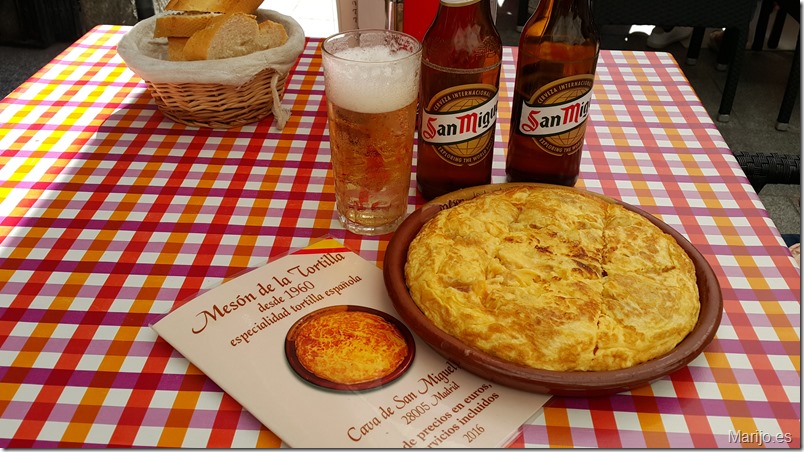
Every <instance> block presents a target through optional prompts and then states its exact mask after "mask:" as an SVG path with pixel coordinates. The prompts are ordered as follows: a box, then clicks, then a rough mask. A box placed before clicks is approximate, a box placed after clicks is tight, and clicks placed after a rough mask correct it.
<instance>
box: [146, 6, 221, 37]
mask: <svg viewBox="0 0 804 452" xmlns="http://www.w3.org/2000/svg"><path fill="white" fill-rule="evenodd" d="M220 15H221V14H220V13H206V12H197V11H196V12H187V13H179V14H161V15H159V16H157V17H156V24H155V26H154V37H155V38H164V37H179V38H189V37H190V36H192V35H193V33H195V32H197V31H198V30H202V29H204V28H205V27H206V26H207V25H209V21H211V20H212V19H213V18H214V17H216V16H220Z"/></svg>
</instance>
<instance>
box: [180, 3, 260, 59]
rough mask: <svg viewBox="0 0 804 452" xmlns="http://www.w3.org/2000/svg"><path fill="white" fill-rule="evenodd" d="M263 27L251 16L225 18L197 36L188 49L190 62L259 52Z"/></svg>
mask: <svg viewBox="0 0 804 452" xmlns="http://www.w3.org/2000/svg"><path fill="white" fill-rule="evenodd" d="M259 35H260V27H259V25H258V24H257V18H256V17H255V16H252V15H250V14H243V13H233V14H222V15H220V16H218V17H215V18H213V19H212V20H211V21H210V22H209V25H207V26H206V28H204V29H203V30H199V31H197V32H195V34H193V35H192V36H190V39H188V40H187V44H186V45H185V46H184V58H185V59H186V60H190V61H193V60H218V59H221V58H232V57H237V56H242V55H247V54H249V53H251V52H254V51H256V50H259V47H260V45H259V43H258V37H259Z"/></svg>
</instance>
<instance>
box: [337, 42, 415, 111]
mask: <svg viewBox="0 0 804 452" xmlns="http://www.w3.org/2000/svg"><path fill="white" fill-rule="evenodd" d="M410 55H411V52H409V51H404V50H398V51H395V52H391V50H390V49H388V48H386V47H383V46H375V47H354V48H349V49H346V50H342V51H340V52H338V53H337V54H335V58H325V59H324V80H325V83H326V92H327V97H328V98H329V100H330V101H331V102H333V103H335V104H336V105H338V106H340V107H343V108H346V109H348V110H352V111H357V112H361V113H383V112H387V111H393V110H397V109H400V108H402V107H405V106H406V105H408V104H410V103H411V102H413V101H414V100H416V98H417V97H418V95H419V72H420V71H421V67H420V66H421V61H420V59H419V58H410Z"/></svg>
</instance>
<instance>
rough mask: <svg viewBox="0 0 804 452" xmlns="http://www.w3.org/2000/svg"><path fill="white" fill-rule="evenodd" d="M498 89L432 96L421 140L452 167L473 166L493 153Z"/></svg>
mask: <svg viewBox="0 0 804 452" xmlns="http://www.w3.org/2000/svg"><path fill="white" fill-rule="evenodd" d="M497 97H498V94H497V89H496V88H495V87H494V86H492V85H484V84H473V85H461V86H456V87H452V88H449V89H446V90H444V91H441V92H440V93H438V94H436V95H435V96H433V98H432V99H431V100H430V103H429V105H428V106H427V108H425V109H424V111H423V112H422V126H421V133H420V135H419V137H420V139H422V140H424V141H425V142H426V143H428V144H430V145H433V147H434V148H435V150H436V152H437V153H438V155H439V156H440V157H441V158H442V159H444V160H445V161H447V162H449V163H452V164H453V165H474V164H476V163H479V162H481V161H482V160H483V159H484V158H486V156H488V155H489V154H490V153H491V152H492V150H493V149H494V130H495V126H496V124H497Z"/></svg>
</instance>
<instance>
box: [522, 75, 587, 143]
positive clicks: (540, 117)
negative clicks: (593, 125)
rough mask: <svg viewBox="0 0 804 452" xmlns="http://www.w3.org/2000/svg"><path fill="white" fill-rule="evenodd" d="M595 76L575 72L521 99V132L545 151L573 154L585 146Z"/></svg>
mask: <svg viewBox="0 0 804 452" xmlns="http://www.w3.org/2000/svg"><path fill="white" fill-rule="evenodd" d="M593 82H594V76H593V75H576V76H573V77H567V78H562V79H559V80H556V81H554V82H552V83H549V84H547V85H544V86H543V87H541V89H539V90H538V91H536V92H535V93H534V94H533V96H531V98H530V99H528V100H523V101H522V113H521V115H520V117H519V133H521V134H523V135H527V136H529V137H532V138H533V141H534V142H536V144H537V145H538V146H539V147H540V148H541V149H542V150H544V151H545V152H547V153H548V154H552V155H557V156H562V155H572V154H574V153H576V152H578V151H580V150H581V148H582V147H583V137H584V131H585V129H586V118H587V117H588V116H589V106H590V104H591V102H592V83H593Z"/></svg>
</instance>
